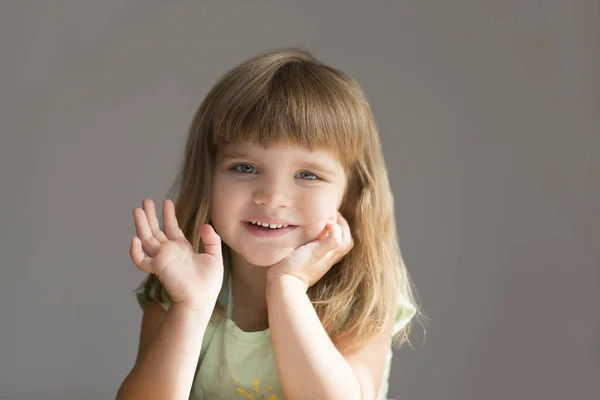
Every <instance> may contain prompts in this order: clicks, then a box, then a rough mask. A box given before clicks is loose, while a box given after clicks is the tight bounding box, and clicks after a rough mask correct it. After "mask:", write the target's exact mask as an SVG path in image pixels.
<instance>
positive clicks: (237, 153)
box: [218, 151, 249, 161]
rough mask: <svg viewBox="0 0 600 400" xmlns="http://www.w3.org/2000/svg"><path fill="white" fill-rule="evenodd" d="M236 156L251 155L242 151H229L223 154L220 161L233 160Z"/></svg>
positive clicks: (245, 156) (246, 156) (244, 156)
mask: <svg viewBox="0 0 600 400" xmlns="http://www.w3.org/2000/svg"><path fill="white" fill-rule="evenodd" d="M235 158H249V156H248V154H246V153H243V152H241V151H228V152H226V153H223V154H221V156H220V157H219V159H218V161H223V160H232V159H235Z"/></svg>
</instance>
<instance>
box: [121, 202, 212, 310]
mask: <svg viewBox="0 0 600 400" xmlns="http://www.w3.org/2000/svg"><path fill="white" fill-rule="evenodd" d="M142 206H143V208H136V209H134V210H133V219H134V222H135V227H136V232H137V236H135V237H133V238H132V239H131V247H130V251H129V254H130V256H131V260H132V261H133V263H134V264H135V266H136V267H138V269H140V270H141V271H144V272H147V273H151V274H154V275H156V276H157V277H158V279H159V281H160V282H161V284H162V285H163V287H164V288H165V290H166V291H167V293H168V294H169V297H170V298H171V300H172V302H173V303H182V304H185V305H187V306H189V307H192V308H203V307H206V304H207V302H208V303H211V304H212V303H214V301H215V300H216V298H217V296H218V294H219V291H220V289H221V284H222V282H223V255H222V252H221V238H220V237H219V235H217V233H216V232H215V230H214V229H213V227H212V226H211V225H209V224H205V225H203V226H202V227H201V228H200V237H201V238H202V243H203V244H204V253H196V252H195V251H194V249H193V247H192V245H191V243H190V242H189V241H188V240H187V239H186V238H185V235H184V234H183V231H182V230H181V229H180V228H179V224H178V222H177V218H176V217H175V207H174V205H173V202H172V201H171V200H169V199H167V200H165V201H164V202H163V222H164V229H165V231H164V232H162V231H161V230H160V227H159V225H158V218H157V217H156V210H155V208H154V202H153V201H152V200H151V199H144V200H143V201H142Z"/></svg>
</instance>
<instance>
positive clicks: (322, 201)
mask: <svg viewBox="0 0 600 400" xmlns="http://www.w3.org/2000/svg"><path fill="white" fill-rule="evenodd" d="M332 199H333V200H332ZM301 208H302V213H303V214H304V215H305V216H306V222H307V224H306V231H307V233H308V235H309V236H310V237H311V238H314V237H316V236H318V235H319V234H320V233H321V231H322V230H323V228H325V224H326V223H327V220H328V219H331V218H335V217H336V214H337V203H336V201H335V198H334V197H332V196H331V195H330V194H328V193H319V194H316V193H315V195H313V196H310V197H308V198H306V199H305V201H304V203H303V204H302V205H301Z"/></svg>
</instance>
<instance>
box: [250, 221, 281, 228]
mask: <svg viewBox="0 0 600 400" xmlns="http://www.w3.org/2000/svg"><path fill="white" fill-rule="evenodd" d="M250 223H251V224H253V225H258V226H264V227H265V228H271V229H277V228H285V227H287V226H288V225H286V224H267V223H265V222H258V221H250Z"/></svg>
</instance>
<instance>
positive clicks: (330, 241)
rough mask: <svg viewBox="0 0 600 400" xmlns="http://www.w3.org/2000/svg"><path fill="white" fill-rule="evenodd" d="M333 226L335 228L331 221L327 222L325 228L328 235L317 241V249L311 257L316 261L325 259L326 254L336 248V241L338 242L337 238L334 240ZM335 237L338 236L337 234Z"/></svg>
mask: <svg viewBox="0 0 600 400" xmlns="http://www.w3.org/2000/svg"><path fill="white" fill-rule="evenodd" d="M335 226H337V224H336V223H335V222H333V221H331V220H329V221H327V224H326V225H325V228H326V229H327V233H328V235H327V236H325V237H323V238H322V239H321V240H319V241H318V244H319V247H318V248H317V249H316V250H315V251H314V253H313V256H314V258H315V259H316V260H320V259H321V258H323V257H325V256H326V255H327V253H329V252H330V251H332V250H335V248H336V247H337V244H336V243H337V242H336V241H337V240H339V238H336V233H335ZM337 235H338V236H339V232H338V233H337Z"/></svg>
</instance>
